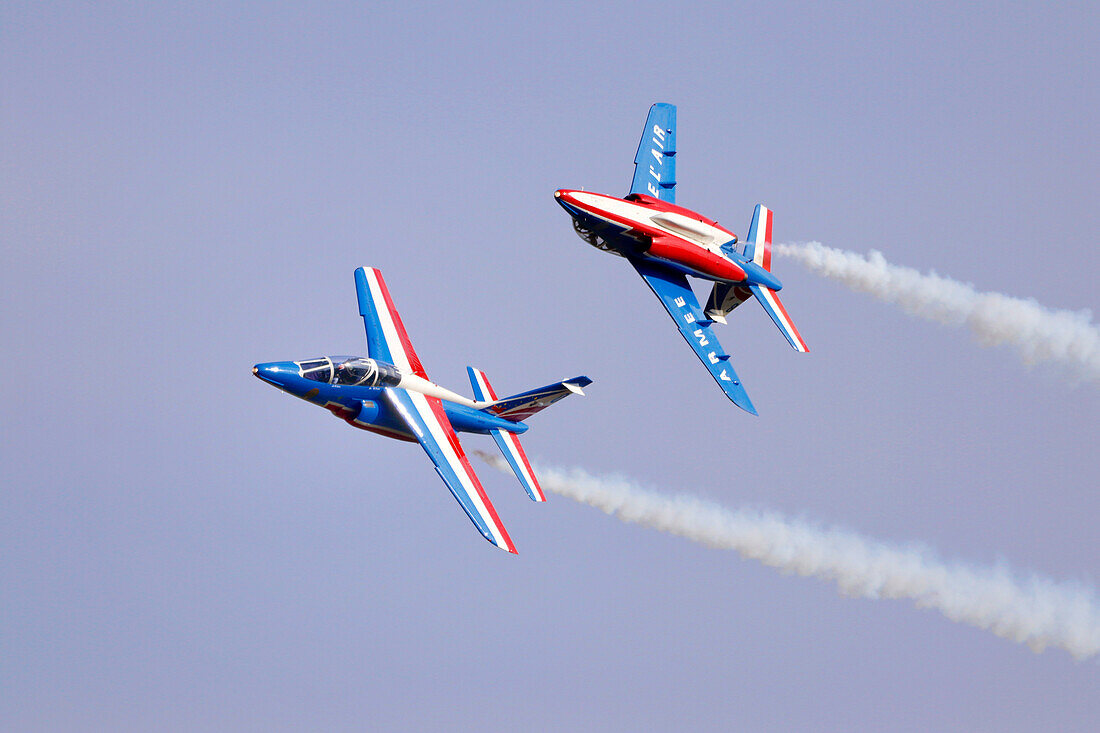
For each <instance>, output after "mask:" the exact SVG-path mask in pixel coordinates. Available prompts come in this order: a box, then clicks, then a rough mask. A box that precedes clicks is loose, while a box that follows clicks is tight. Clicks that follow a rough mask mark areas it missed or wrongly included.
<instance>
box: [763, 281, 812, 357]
mask: <svg viewBox="0 0 1100 733" xmlns="http://www.w3.org/2000/svg"><path fill="white" fill-rule="evenodd" d="M751 287H752V291H753V292H754V293H755V294H756V295H757V296H758V297H757V300H759V301H760V305H762V306H764V310H766V311H767V312H768V315H769V316H771V318H772V320H773V321H775V325H777V326H779V330H780V331H782V332H783V335H784V336H786V337H787V341H789V342H790V343H791V346H793V347H794V349H795V351H801V352H804V353H805V352H808V351H809V350H810V349H809V347H808V346H806V342H805V341H803V340H802V334H800V333H799V332H798V329H797V328H795V325H794V322H793V321H791V317H790V316H789V315H787V309H786V308H784V307H783V302H782V301H780V300H779V295H778V294H776V292H775V291H774V290H772V289H771V288H765V287H761V286H760V285H753V286H751Z"/></svg>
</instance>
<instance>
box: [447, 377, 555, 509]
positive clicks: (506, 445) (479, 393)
mask: <svg viewBox="0 0 1100 733" xmlns="http://www.w3.org/2000/svg"><path fill="white" fill-rule="evenodd" d="M466 371H467V372H468V373H469V375H470V384H471V385H473V388H474V399H476V400H478V401H479V402H486V401H492V402H494V403H497V396H496V392H495V391H493V385H491V384H489V378H488V377H486V376H485V372H483V371H481V370H480V369H474V368H473V367H466ZM492 407H493V405H490V406H489V407H487V408H484V409H485V410H486V411H490V410H491V408H492ZM489 432H490V434H491V435H492V436H493V441H494V442H496V444H497V448H500V452H501V454H503V456H504V459H505V460H506V461H508V465H509V466H511V467H512V472H513V473H515V474H516V478H517V479H519V483H520V485H521V486H523V490H524V491H526V492H527V495H528V496H530V497H531V501H546V494H544V493H543V491H542V487H541V486H539V480H538V479H537V478H536V477H535V472H534V470H533V469H532V468H531V462H530V461H529V460H527V454H526V453H525V452H524V450H523V446H522V445H521V444H520V442H519V437H518V436H516V435H515V434H514V433H510V432H508V431H507V430H500V429H494V430H490V431H489Z"/></svg>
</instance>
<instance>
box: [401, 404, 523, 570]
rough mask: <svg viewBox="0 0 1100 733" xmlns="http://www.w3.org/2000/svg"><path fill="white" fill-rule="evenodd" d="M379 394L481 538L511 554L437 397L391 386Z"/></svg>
mask: <svg viewBox="0 0 1100 733" xmlns="http://www.w3.org/2000/svg"><path fill="white" fill-rule="evenodd" d="M383 394H384V395H385V398H386V401H387V402H388V403H389V404H390V406H391V407H393V409H394V411H395V412H396V413H397V414H398V415H400V416H401V419H402V420H403V421H404V422H405V425H406V426H407V427H408V428H409V432H411V433H412V434H413V435H415V436H416V440H417V442H419V443H420V447H421V448H423V449H424V452H425V453H427V454H428V457H429V458H431V459H432V463H434V464H435V470H436V473H438V474H439V477H440V478H442V479H443V482H444V483H445V484H447V488H448V489H450V490H451V494H453V495H454V498H455V499H457V500H458V503H459V504H460V505H462V509H463V511H465V512H466V515H467V516H468V517H469V518H470V521H472V522H473V523H474V526H475V527H477V529H478V531H479V532H481V535H482V536H483V537H484V538H485V539H487V540H489V541H490V542H492V543H493V544H494V545H496V546H497V547H499V548H500V549H502V550H507V551H508V552H511V553H515V552H516V546H515V545H513V544H512V538H511V537H509V536H508V531H507V530H506V529H504V525H503V524H501V523H500V518H499V517H498V516H497V511H496V509H494V508H493V503H492V502H491V501H489V497H488V496H486V494H485V489H484V488H483V487H482V486H481V481H479V480H478V478H477V474H475V473H474V469H473V468H471V467H470V461H469V459H467V458H466V453H465V452H463V450H462V445H461V444H460V443H459V442H458V436H457V435H455V430H454V428H453V427H452V426H451V421H450V420H448V419H447V413H446V412H445V411H444V409H443V403H442V402H440V400H439V398H438V397H429V396H427V395H424V394H421V393H420V392H411V391H409V390H406V389H400V388H395V387H386V388H385V389H383Z"/></svg>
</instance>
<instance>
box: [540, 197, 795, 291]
mask: <svg viewBox="0 0 1100 733" xmlns="http://www.w3.org/2000/svg"><path fill="white" fill-rule="evenodd" d="M554 198H555V200H557V202H558V203H559V204H560V205H561V207H562V208H563V209H565V210H566V211H567V212H568V213H569V215H570V216H571V217H572V218H573V227H574V229H576V231H577V234H578V235H579V236H580V237H581V238H582V239H584V240H585V241H586V242H588V243H589V244H591V245H593V246H594V247H597V248H598V249H602V250H604V251H608V252H611V253H612V254H618V255H621V256H623V257H631V258H639V259H646V260H655V261H657V262H660V263H661V264H663V265H667V266H670V267H673V268H675V269H677V270H679V271H681V272H683V273H685V274H688V275H692V276H694V277H699V278H703V279H706V280H712V281H715V282H726V283H744V284H746V285H753V284H755V285H763V286H765V287H769V288H771V289H773V290H779V289H780V288H782V287H783V285H782V283H780V282H779V279H778V278H776V277H775V276H774V275H772V274H771V273H770V272H769V271H767V270H765V269H764V268H762V267H760V266H759V265H757V264H755V263H754V262H752V261H751V260H748V259H746V258H745V257H743V256H742V255H741V254H740V253H738V252H737V250H736V249H735V248H734V245H735V244H736V243H737V235H735V234H734V233H733V232H731V231H729V230H728V229H726V228H725V227H722V226H719V224H718V222H716V221H713V220H711V219H707V218H706V217H704V216H701V215H700V214H698V213H696V212H694V211H692V210H690V209H685V208H684V207H682V206H676V205H675V204H670V203H668V202H665V201H661V200H659V199H656V198H653V197H651V196H646V195H644V194H631V195H630V196H627V197H626V198H625V199H623V198H617V197H615V196H608V195H606V194H601V193H592V192H589V191H576V190H573V189H564V188H563V189H560V190H558V191H555V192H554Z"/></svg>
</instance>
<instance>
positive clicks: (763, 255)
mask: <svg viewBox="0 0 1100 733" xmlns="http://www.w3.org/2000/svg"><path fill="white" fill-rule="evenodd" d="M675 156H676V107H675V106H674V105H671V104H655V105H653V106H652V107H651V108H650V110H649V117H648V118H647V119H646V123H645V129H644V130H643V131H642V140H641V142H640V143H639V145H638V152H637V154H636V155H635V156H634V181H633V182H632V184H631V186H630V193H629V195H627V196H626V197H625V198H617V197H615V196H607V195H605V194H600V193H591V192H587V191H576V190H572V189H564V188H563V189H560V190H558V191H556V192H554V198H555V199H557V202H558V203H559V204H561V206H562V208H564V209H565V210H566V212H568V213H569V215H570V216H571V217H572V218H573V228H574V230H576V232H577V234H578V235H580V237H581V239H583V240H584V241H586V242H588V243H589V244H591V245H593V246H594V247H596V248H598V249H602V250H604V251H605V252H610V253H611V254H615V255H619V256H620V257H624V258H626V260H627V261H628V262H630V264H631V265H633V266H634V269H635V270H637V271H638V274H639V275H641V276H642V278H643V279H644V280H645V281H646V283H648V284H649V287H650V288H651V289H652V290H653V292H654V294H655V295H656V296H657V297H658V298H659V299H660V300H661V304H662V305H664V307H665V309H666V310H667V311H668V313H669V315H670V316H672V320H674V321H675V322H676V325H677V327H678V328H679V329H680V333H681V335H683V337H684V338H685V339H686V340H687V342H688V343H689V344H691V348H692V349H693V350H694V351H695V354H696V356H698V357H699V359H700V360H701V361H702V362H703V364H704V366H706V367H707V369H708V370H709V371H710V373H711V376H713V377H714V379H715V380H716V381H717V382H718V385H719V386H720V387H721V388H722V391H723V392H725V393H726V396H727V397H729V398H730V399H731V400H733V402H734V404H736V405H737V406H738V407H740V408H742V409H743V410H746V411H747V412H750V413H752V414H753V415H755V414H757V413H756V408H755V407H753V404H752V401H751V400H750V399H749V395H748V393H747V392H745V388H744V387H743V386H742V385H741V380H740V379H738V378H737V373H736V372H734V370H733V367H731V366H730V365H729V358H730V356H729V354H727V353H726V352H725V349H723V348H722V345H721V344H719V343H718V338H717V336H715V335H714V332H713V330H712V329H711V325H712V324H713V323H715V322H718V323H725V322H726V316H727V315H729V313H730V312H731V311H732V310H733V309H734V308H736V307H737V306H739V305H741V304H742V303H744V302H745V301H746V300H748V299H749V298H750V297H753V296H755V297H756V299H757V300H758V301H759V302H760V304H761V305H762V306H764V310H766V311H767V312H768V315H769V316H771V319H772V320H773V321H775V325H777V326H778V327H779V330H780V331H781V332H782V333H783V335H784V336H786V337H787V340H788V341H789V342H790V344H791V346H793V347H794V348H795V350H796V351H802V352H805V351H808V350H809V349H807V347H806V342H805V341H803V340H802V336H801V335H800V334H799V333H798V329H797V328H795V326H794V323H792V322H791V319H790V316H788V315H787V311H786V309H785V308H784V307H783V304H782V303H781V302H780V301H779V295H778V294H777V291H778V290H779V289H780V288H782V287H783V284H782V283H780V282H779V279H778V278H777V277H776V276H775V275H773V274H772V272H771V262H772V212H771V211H769V210H768V209H766V208H764V207H763V206H761V205H757V207H756V211H755V212H754V213H753V215H752V223H751V224H749V233H748V237H747V241H746V243H745V246H744V248H743V249H739V248H738V247H737V246H736V245H737V235H735V234H734V233H733V232H731V231H729V230H728V229H726V228H724V227H721V226H719V225H718V222H716V221H714V220H712V219H707V218H706V217H704V216H701V215H700V214H698V213H696V212H694V211H691V210H690V209H685V208H683V207H682V206H677V205H676V194H675V191H676V157H675ZM687 275H691V276H693V277H698V278H703V279H706V280H711V281H713V282H714V286H713V288H712V289H711V293H710V299H709V300H708V301H707V308H706V310H705V311H704V310H703V309H702V308H701V307H700V306H699V301H698V299H696V297H695V293H694V292H693V291H692V289H691V285H690V284H688V279H687Z"/></svg>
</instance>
